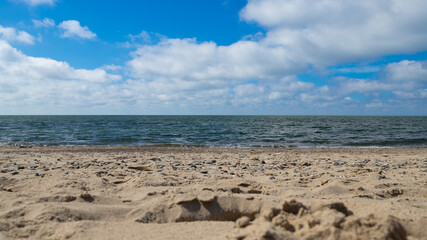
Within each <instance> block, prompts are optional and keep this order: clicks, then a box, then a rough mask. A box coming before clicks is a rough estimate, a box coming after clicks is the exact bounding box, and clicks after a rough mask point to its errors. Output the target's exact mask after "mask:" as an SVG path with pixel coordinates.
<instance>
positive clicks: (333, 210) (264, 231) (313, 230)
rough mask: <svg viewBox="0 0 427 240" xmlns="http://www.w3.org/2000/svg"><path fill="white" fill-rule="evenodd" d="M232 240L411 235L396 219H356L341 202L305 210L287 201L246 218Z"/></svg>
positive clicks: (369, 216) (241, 219) (398, 237)
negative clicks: (254, 216) (252, 218)
mask: <svg viewBox="0 0 427 240" xmlns="http://www.w3.org/2000/svg"><path fill="white" fill-rule="evenodd" d="M236 226H237V227H238V228H237V229H236V231H235V232H234V233H233V234H232V235H231V236H230V238H231V239H239V240H243V239H245V240H252V239H271V240H273V239H313V240H314V239H396V240H398V239H406V236H407V232H406V230H405V228H404V227H403V226H402V224H401V223H400V222H399V220H398V219H397V218H395V217H392V216H378V215H374V214H370V215H368V216H366V217H355V216H354V215H353V213H352V212H351V211H349V210H348V209H347V207H346V206H345V205H344V204H343V203H340V202H335V203H326V204H324V203H317V204H313V205H312V206H309V207H307V206H305V205H303V204H302V203H300V202H297V201H294V200H293V201H289V202H288V201H286V202H285V203H284V204H283V206H282V209H278V208H271V209H269V210H265V211H263V212H262V213H261V214H260V215H259V216H258V217H257V218H256V219H255V220H253V221H252V222H250V221H248V218H245V217H242V218H240V219H238V220H237V221H236Z"/></svg>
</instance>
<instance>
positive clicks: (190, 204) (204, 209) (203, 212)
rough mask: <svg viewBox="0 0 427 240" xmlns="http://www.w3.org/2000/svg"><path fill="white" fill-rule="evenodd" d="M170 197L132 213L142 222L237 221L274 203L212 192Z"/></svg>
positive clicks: (251, 216)
mask: <svg viewBox="0 0 427 240" xmlns="http://www.w3.org/2000/svg"><path fill="white" fill-rule="evenodd" d="M166 199H167V197H165V198H164V199H162V200H160V201H159V200H158V199H155V200H154V202H156V204H153V202H145V203H144V204H143V205H141V206H139V207H138V209H137V210H135V211H132V212H131V213H129V216H134V217H136V221H137V222H142V223H170V222H194V221H235V220H237V219H238V218H240V217H242V216H248V217H250V218H251V219H254V218H255V215H257V214H259V213H260V211H261V209H262V208H263V207H264V206H266V205H270V206H271V203H270V202H269V203H264V202H263V201H262V200H261V199H256V198H253V197H247V196H242V195H235V194H232V195H230V194H214V193H213V192H209V191H203V192H200V193H199V194H181V195H178V196H176V197H175V198H173V201H169V202H168V201H167V200H166Z"/></svg>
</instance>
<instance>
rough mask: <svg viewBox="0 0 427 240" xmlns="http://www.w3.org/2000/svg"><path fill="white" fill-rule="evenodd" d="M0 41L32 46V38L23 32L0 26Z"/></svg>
mask: <svg viewBox="0 0 427 240" xmlns="http://www.w3.org/2000/svg"><path fill="white" fill-rule="evenodd" d="M0 39H3V40H5V41H8V42H20V43H25V44H34V37H33V36H31V35H30V34H29V33H27V32H25V31H18V30H16V29H15V28H12V27H3V26H1V25H0Z"/></svg>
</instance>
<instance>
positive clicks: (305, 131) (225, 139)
mask: <svg viewBox="0 0 427 240" xmlns="http://www.w3.org/2000/svg"><path fill="white" fill-rule="evenodd" d="M0 145H3V146H93V145H95V146H150V145H156V146H169V145H177V146H205V147H220V148H342V147H344V148H345V147H356V148H395V147H427V117H425V116H420V117H408V116H115V115H114V116H100V115H96V116H86V115H85V116H0Z"/></svg>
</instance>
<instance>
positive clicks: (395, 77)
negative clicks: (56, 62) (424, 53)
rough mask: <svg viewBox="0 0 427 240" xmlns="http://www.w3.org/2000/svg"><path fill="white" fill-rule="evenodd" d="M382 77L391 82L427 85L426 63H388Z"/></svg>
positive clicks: (406, 61) (405, 61) (404, 61)
mask: <svg viewBox="0 0 427 240" xmlns="http://www.w3.org/2000/svg"><path fill="white" fill-rule="evenodd" d="M384 75H385V78H387V79H388V80H389V81H391V82H400V83H408V82H414V83H420V84H421V83H427V61H408V60H403V61H400V62H396V63H390V64H388V65H387V66H386V67H385V68H384Z"/></svg>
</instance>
